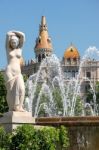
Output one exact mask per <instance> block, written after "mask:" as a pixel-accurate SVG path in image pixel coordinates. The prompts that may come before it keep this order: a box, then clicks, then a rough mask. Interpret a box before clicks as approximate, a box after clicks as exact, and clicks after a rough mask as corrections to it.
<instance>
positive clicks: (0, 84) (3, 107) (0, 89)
mask: <svg viewBox="0 0 99 150" xmlns="http://www.w3.org/2000/svg"><path fill="white" fill-rule="evenodd" d="M6 94H7V91H6V87H5V80H4V76H3V74H2V73H1V72H0V113H4V112H7V111H8V105H7V101H6Z"/></svg>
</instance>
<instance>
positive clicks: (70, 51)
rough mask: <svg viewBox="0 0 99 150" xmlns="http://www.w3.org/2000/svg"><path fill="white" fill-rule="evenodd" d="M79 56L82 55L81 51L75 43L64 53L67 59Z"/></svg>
mask: <svg viewBox="0 0 99 150" xmlns="http://www.w3.org/2000/svg"><path fill="white" fill-rule="evenodd" d="M79 57H80V55H79V52H78V50H77V49H76V48H75V47H74V46H73V45H71V46H70V47H69V48H67V49H66V51H65V53H64V58H65V59H67V58H79Z"/></svg>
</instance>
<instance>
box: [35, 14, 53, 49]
mask: <svg viewBox="0 0 99 150" xmlns="http://www.w3.org/2000/svg"><path fill="white" fill-rule="evenodd" d="M38 49H46V50H47V49H48V50H52V49H53V48H52V43H51V38H50V37H49V35H48V29H47V24H46V18H45V16H42V18H41V24H40V28H39V36H38V38H37V39H36V45H35V50H38Z"/></svg>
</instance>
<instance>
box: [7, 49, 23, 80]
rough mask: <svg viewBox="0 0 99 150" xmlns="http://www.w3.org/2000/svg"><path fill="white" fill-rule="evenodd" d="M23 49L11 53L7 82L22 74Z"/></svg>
mask: <svg viewBox="0 0 99 150" xmlns="http://www.w3.org/2000/svg"><path fill="white" fill-rule="evenodd" d="M20 58H21V49H16V50H13V51H11V52H9V62H8V66H7V68H6V76H7V78H8V79H7V80H10V79H11V78H13V77H14V76H16V75H18V74H20V73H21V69H20Z"/></svg>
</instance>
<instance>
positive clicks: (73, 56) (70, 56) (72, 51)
mask: <svg viewBox="0 0 99 150" xmlns="http://www.w3.org/2000/svg"><path fill="white" fill-rule="evenodd" d="M79 63H80V54H79V52H78V50H77V48H76V47H75V46H74V45H73V44H72V43H71V45H70V46H69V47H68V48H67V49H66V50H65V52H64V56H63V60H62V68H63V71H64V73H65V75H66V77H67V78H68V79H70V78H72V77H75V76H76V75H77V73H78V69H79Z"/></svg>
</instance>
